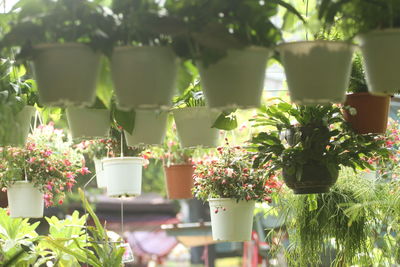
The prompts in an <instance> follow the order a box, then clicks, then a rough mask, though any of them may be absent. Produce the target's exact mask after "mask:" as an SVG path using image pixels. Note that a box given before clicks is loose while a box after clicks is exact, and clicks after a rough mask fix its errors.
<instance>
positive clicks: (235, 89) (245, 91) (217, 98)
mask: <svg viewBox="0 0 400 267" xmlns="http://www.w3.org/2000/svg"><path fill="white" fill-rule="evenodd" d="M271 54H272V50H271V49H267V48H263V47H255V46H252V47H248V48H246V49H243V50H229V51H228V54H227V56H226V57H224V58H222V59H221V60H219V61H218V62H217V63H215V64H212V65H210V66H204V65H203V64H198V67H199V71H200V77H201V83H202V86H203V91H204V95H205V97H206V99H207V103H208V104H209V106H210V107H211V108H221V109H222V108H255V107H259V106H260V104H261V96H262V92H263V89H264V79H265V70H266V64H267V60H268V57H269V56H270V55H271Z"/></svg>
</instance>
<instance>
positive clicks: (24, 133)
mask: <svg viewBox="0 0 400 267" xmlns="http://www.w3.org/2000/svg"><path fill="white" fill-rule="evenodd" d="M35 111H36V109H35V107H32V106H25V107H24V108H23V109H22V110H21V111H20V112H19V113H18V114H17V115H16V126H15V128H14V129H13V130H12V134H11V135H10V142H9V145H12V146H19V145H22V146H23V145H25V143H26V138H27V137H28V134H29V130H30V126H31V119H32V116H33V115H34V114H35Z"/></svg>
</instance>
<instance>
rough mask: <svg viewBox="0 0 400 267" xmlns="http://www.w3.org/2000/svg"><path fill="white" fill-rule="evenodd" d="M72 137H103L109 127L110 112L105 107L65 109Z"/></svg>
mask: <svg viewBox="0 0 400 267" xmlns="http://www.w3.org/2000/svg"><path fill="white" fill-rule="evenodd" d="M66 113H67V119H68V125H69V129H70V130H71V134H72V138H74V139H75V138H85V137H86V138H89V137H92V138H93V137H104V136H107V135H108V131H109V129H110V112H109V111H108V110H107V109H90V108H76V107H69V108H67V109H66Z"/></svg>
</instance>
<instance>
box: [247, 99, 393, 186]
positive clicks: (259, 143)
mask: <svg viewBox="0 0 400 267" xmlns="http://www.w3.org/2000/svg"><path fill="white" fill-rule="evenodd" d="M254 121H255V122H256V123H257V124H258V125H260V126H265V125H270V126H272V127H273V131H271V129H269V131H261V132H260V133H259V134H257V135H255V136H254V137H253V139H252V141H251V142H252V143H253V145H254V147H255V149H256V151H257V152H256V159H255V167H257V166H262V165H264V164H268V165H269V166H270V168H269V169H268V172H269V173H270V174H271V175H272V174H275V173H277V172H279V171H282V176H283V179H284V181H285V183H286V185H287V186H288V187H289V188H291V189H293V191H294V193H295V194H312V193H326V192H328V191H329V188H330V187H331V186H332V185H333V184H334V183H335V182H336V180H337V178H338V175H339V170H340V168H341V166H347V167H351V168H353V169H366V168H369V169H372V168H373V167H372V166H371V165H370V164H369V163H368V161H367V160H365V158H367V159H368V158H373V157H375V156H378V155H379V156H382V157H384V156H388V155H389V151H388V150H387V149H386V148H384V147H383V143H384V141H383V140H382V139H379V138H377V137H375V136H374V135H358V134H356V133H355V132H354V131H352V130H351V129H350V128H349V127H348V126H347V124H346V122H345V120H344V118H343V117H342V113H341V110H340V108H339V107H336V106H329V105H327V106H296V105H294V106H292V105H290V104H289V103H286V102H283V101H280V102H279V103H275V104H272V105H270V106H268V107H263V108H262V109H261V110H260V113H259V114H258V116H257V117H256V118H255V119H254Z"/></svg>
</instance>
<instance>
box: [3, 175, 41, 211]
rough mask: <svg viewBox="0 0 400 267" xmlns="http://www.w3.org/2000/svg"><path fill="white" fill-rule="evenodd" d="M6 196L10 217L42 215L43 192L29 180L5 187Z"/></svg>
mask: <svg viewBox="0 0 400 267" xmlns="http://www.w3.org/2000/svg"><path fill="white" fill-rule="evenodd" d="M7 198H8V205H9V209H10V216H11V217H12V218H41V217H43V209H44V200H43V193H42V192H40V191H39V190H38V189H37V188H36V187H34V186H33V184H32V183H31V182H27V181H17V182H15V183H14V184H13V185H11V186H10V187H9V188H7Z"/></svg>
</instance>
